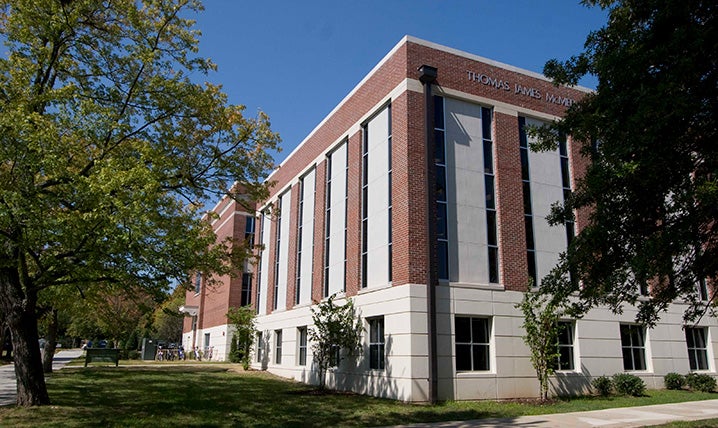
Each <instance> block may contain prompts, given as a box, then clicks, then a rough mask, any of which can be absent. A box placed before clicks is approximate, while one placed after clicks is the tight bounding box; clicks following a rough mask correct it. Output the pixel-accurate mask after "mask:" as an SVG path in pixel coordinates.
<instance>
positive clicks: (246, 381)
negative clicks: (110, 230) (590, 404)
mask: <svg viewBox="0 0 718 428" xmlns="http://www.w3.org/2000/svg"><path fill="white" fill-rule="evenodd" d="M228 367H229V366H228V365H227V366H224V367H222V366H204V367H199V366H174V367H173V366H162V367H141V368H140V367H120V368H114V367H111V368H106V367H92V368H88V369H85V368H65V369H63V370H62V371H61V372H57V373H56V374H54V375H53V376H52V378H51V379H49V380H48V389H49V392H50V397H51V399H52V403H53V404H52V406H46V407H39V408H31V409H19V408H12V407H5V408H0V421H2V423H0V425H8V426H33V427H35V426H63V427H65V426H88V425H89V426H206V427H211V426H247V427H276V426H283V427H307V426H317V427H319V426H321V427H324V426H377V425H395V424H405V423H411V422H434V421H446V420H457V419H477V418H485V417H495V416H498V414H496V413H494V412H491V411H477V410H475V409H447V408H442V406H433V407H431V406H423V405H411V404H405V403H399V402H396V401H392V400H385V399H379V398H374V397H367V396H362V395H356V394H351V393H333V392H331V391H327V392H323V393H321V394H317V393H316V392H315V391H316V389H315V388H314V387H312V386H307V385H304V384H300V383H296V382H291V381H287V380H284V379H281V378H277V377H275V376H273V375H270V374H268V373H266V372H248V373H241V372H240V373H235V372H232V371H228Z"/></svg>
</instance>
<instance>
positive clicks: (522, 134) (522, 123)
mask: <svg viewBox="0 0 718 428" xmlns="http://www.w3.org/2000/svg"><path fill="white" fill-rule="evenodd" d="M519 145H520V146H521V147H524V148H528V138H526V118H525V117H523V116H519Z"/></svg>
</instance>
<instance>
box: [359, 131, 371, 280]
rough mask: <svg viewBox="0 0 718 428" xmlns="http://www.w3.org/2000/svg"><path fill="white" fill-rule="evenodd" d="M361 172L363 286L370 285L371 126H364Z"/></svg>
mask: <svg viewBox="0 0 718 428" xmlns="http://www.w3.org/2000/svg"><path fill="white" fill-rule="evenodd" d="M362 130H363V132H362V136H363V138H362V148H361V151H362V154H361V159H362V174H361V183H362V184H361V201H362V204H361V287H362V288H366V287H367V286H368V278H367V273H368V271H367V269H368V264H369V261H368V252H369V126H368V125H364V126H363V127H362Z"/></svg>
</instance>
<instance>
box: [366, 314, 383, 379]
mask: <svg viewBox="0 0 718 428" xmlns="http://www.w3.org/2000/svg"><path fill="white" fill-rule="evenodd" d="M367 321H368V323H369V370H384V369H385V368H386V329H385V324H384V317H383V316H381V317H373V318H369V319H367ZM375 350H376V351H375ZM375 357H376V358H375Z"/></svg>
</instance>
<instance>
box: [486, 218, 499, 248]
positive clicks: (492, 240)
mask: <svg viewBox="0 0 718 428" xmlns="http://www.w3.org/2000/svg"><path fill="white" fill-rule="evenodd" d="M486 237H487V241H488V244H489V245H492V246H495V245H497V244H498V239H497V237H496V211H486Z"/></svg>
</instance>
